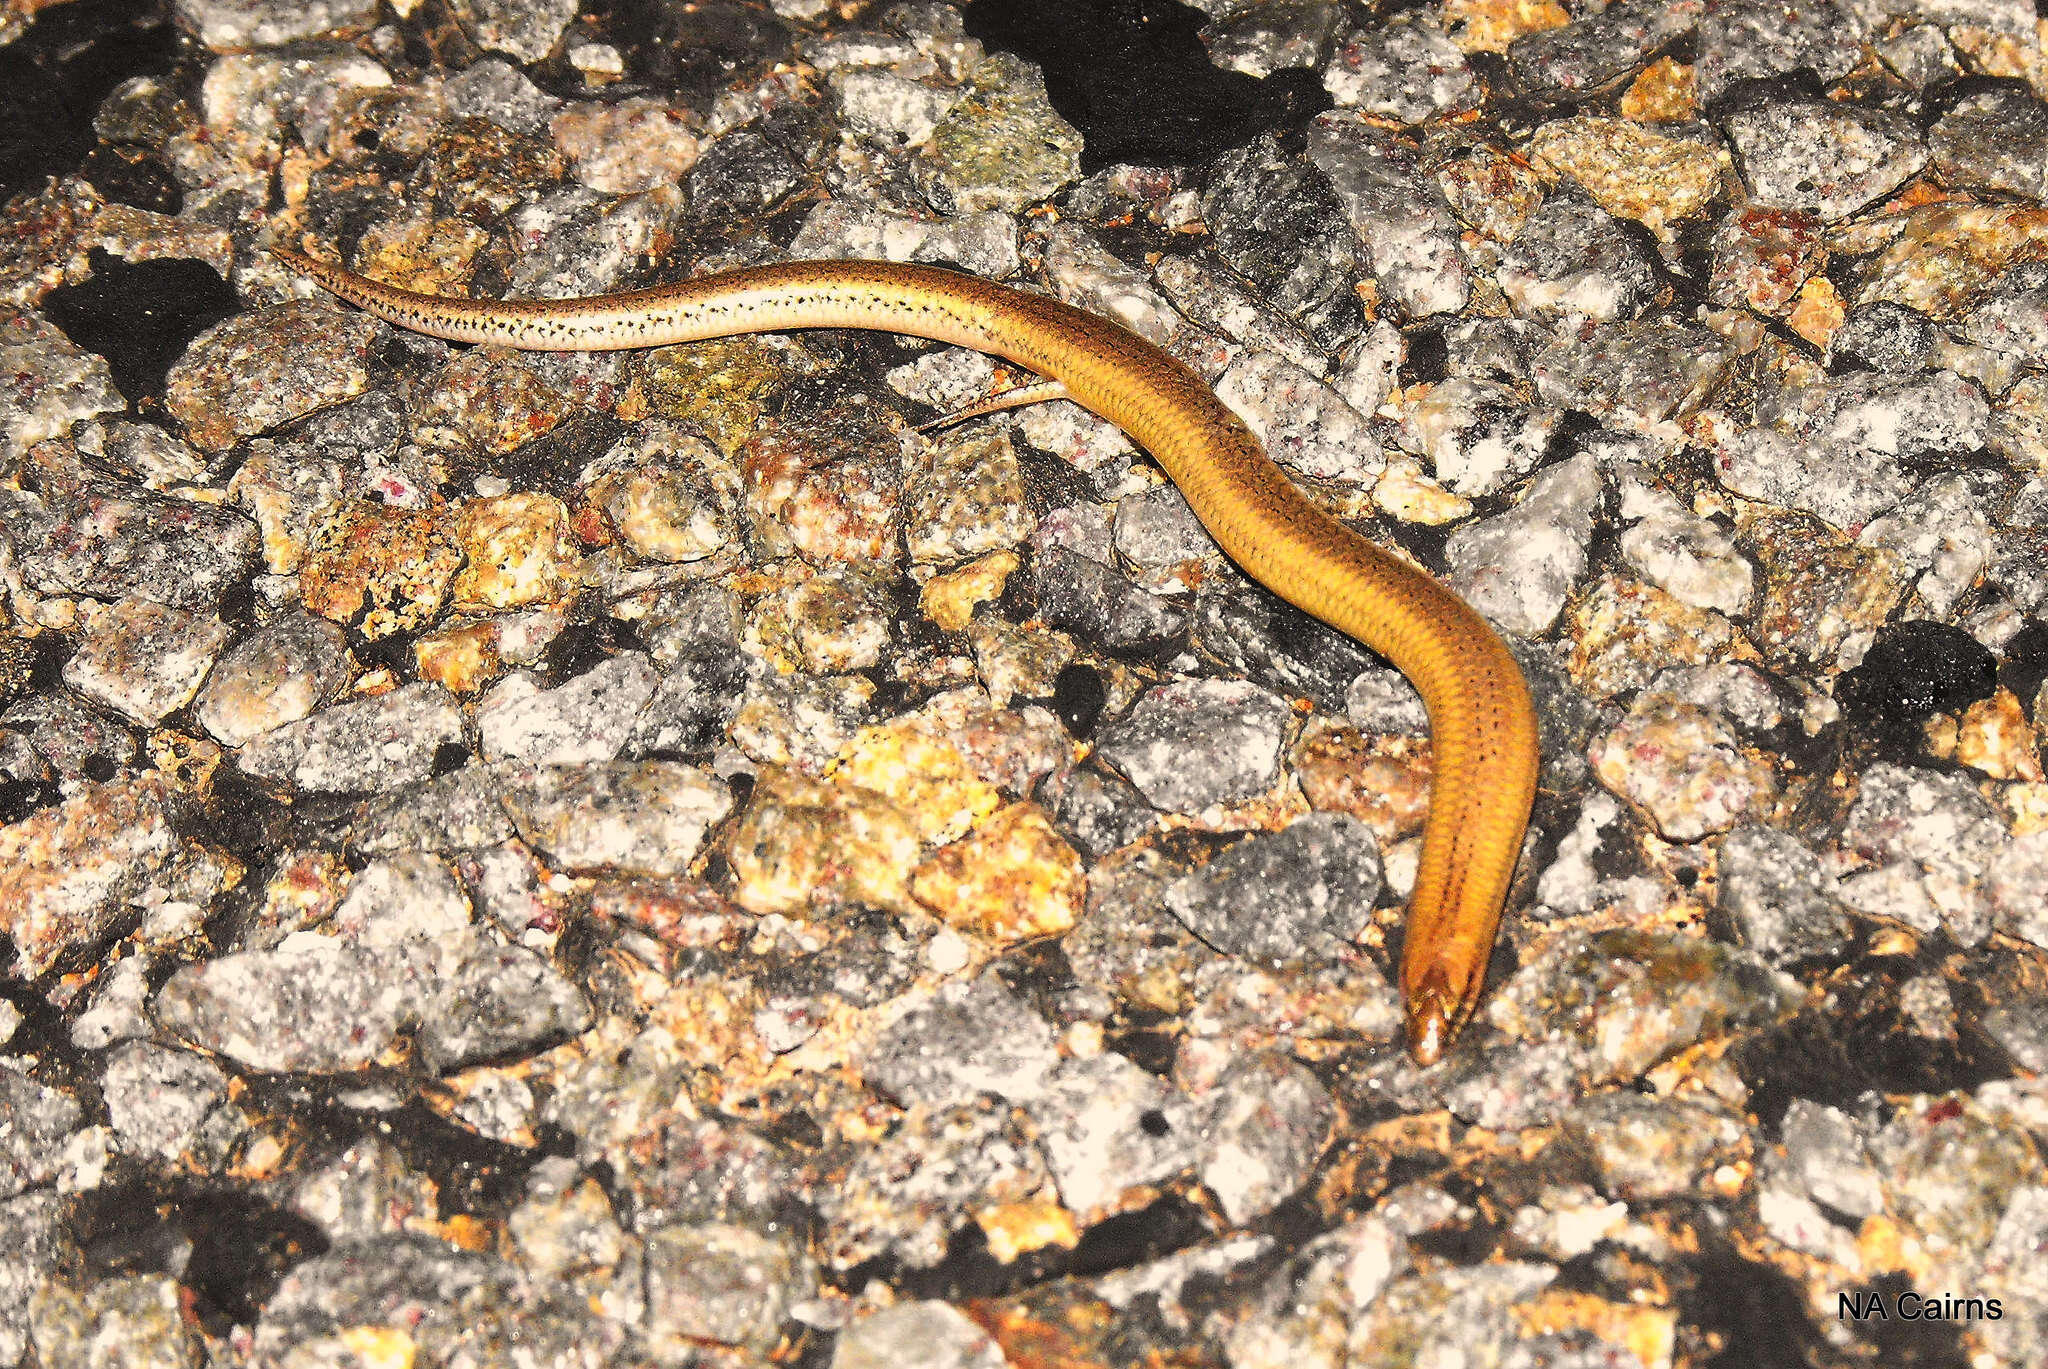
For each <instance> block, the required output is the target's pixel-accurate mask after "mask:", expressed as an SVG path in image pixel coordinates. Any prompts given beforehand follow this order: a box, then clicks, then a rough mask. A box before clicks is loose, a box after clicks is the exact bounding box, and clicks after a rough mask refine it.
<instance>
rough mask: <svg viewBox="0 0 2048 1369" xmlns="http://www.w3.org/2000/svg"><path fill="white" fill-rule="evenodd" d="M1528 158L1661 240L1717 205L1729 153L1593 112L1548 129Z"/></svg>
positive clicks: (1541, 132)
mask: <svg viewBox="0 0 2048 1369" xmlns="http://www.w3.org/2000/svg"><path fill="white" fill-rule="evenodd" d="M1528 155H1529V161H1530V163H1531V164H1532V165H1533V166H1535V167H1536V169H1537V170H1539V171H1542V172H1544V173H1545V174H1546V175H1550V176H1555V177H1563V178H1568V179H1570V180H1574V181H1577V182H1578V183H1579V184H1580V185H1582V186H1584V187H1585V188H1586V193H1587V194H1589V195H1591V196H1592V197H1593V198H1594V199H1595V200H1597V201H1599V203H1600V207H1601V208H1602V209H1605V210H1606V211H1607V212H1608V213H1610V214H1613V215H1615V216H1616V217H1618V218H1624V219H1634V220H1636V221H1637V222H1638V223H1640V224H1642V225H1643V226H1644V227H1645V228H1648V229H1649V230H1650V231H1651V232H1653V233H1657V234H1659V235H1660V236H1661V235H1662V234H1663V233H1664V232H1665V230H1666V228H1667V227H1668V226H1669V225H1670V224H1673V223H1676V222H1677V221H1678V220H1680V219H1683V218H1687V217H1689V216H1690V215H1692V214H1695V213H1697V212H1698V211H1700V210H1702V209H1704V208H1706V207H1707V205H1708V204H1709V203H1711V202H1712V200H1713V198H1714V196H1715V194H1716V193H1718V192H1719V190H1720V188H1721V171H1722V166H1723V156H1724V154H1723V153H1721V152H1720V151H1718V150H1717V149H1716V148H1714V147H1712V146H1711V145H1709V144H1706V143H1699V142H1694V141H1692V140H1691V139H1689V138H1667V137H1665V136H1664V135H1663V134H1661V133H1657V132H1655V131H1654V130H1652V129H1650V128H1648V127H1645V126H1644V125H1642V124H1638V123H1633V122H1631V121H1630V120H1627V119H1610V118H1603V117H1601V116H1598V115H1591V114H1582V115H1579V116H1577V117H1575V118H1570V119H1560V120H1558V121H1557V122H1555V123H1550V124H1545V125H1543V127H1542V128H1540V129H1538V130H1537V131H1536V136H1535V137H1533V138H1531V139H1530V140H1529V147H1528Z"/></svg>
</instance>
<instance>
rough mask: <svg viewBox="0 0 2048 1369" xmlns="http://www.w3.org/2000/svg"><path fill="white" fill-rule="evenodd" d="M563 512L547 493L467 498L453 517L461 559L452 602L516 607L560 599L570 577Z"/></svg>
mask: <svg viewBox="0 0 2048 1369" xmlns="http://www.w3.org/2000/svg"><path fill="white" fill-rule="evenodd" d="M568 533H569V510H568V509H567V508H566V507H565V506H564V505H563V503H562V501H561V500H559V499H557V498H555V497H554V496H553V495H548V494H507V495H503V496H500V497H498V498H496V499H472V500H470V501H469V502H468V503H467V504H464V505H463V506H462V512H461V514H460V516H459V517H458V519H457V521H456V540H457V542H458V544H459V545H460V546H461V548H462V554H463V556H464V557H465V558H466V560H467V563H466V564H465V565H464V566H463V568H462V573H461V574H459V575H457V576H456V577H455V598H456V601H457V602H458V603H464V604H476V605H481V606H483V607H486V608H518V607H519V606H521V605H523V604H535V603H545V602H547V601H548V600H550V599H555V598H558V597H560V596H561V595H562V594H563V593H564V592H565V591H566V590H567V588H568V586H569V584H570V582H571V580H572V579H573V570H574V561H575V551H574V548H573V547H572V546H571V544H570V542H569V537H568Z"/></svg>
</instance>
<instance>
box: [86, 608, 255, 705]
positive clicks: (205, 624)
mask: <svg viewBox="0 0 2048 1369" xmlns="http://www.w3.org/2000/svg"><path fill="white" fill-rule="evenodd" d="M227 644H228V629H227V627H226V626H225V625H224V624H222V623H221V621H220V620H219V619H217V618H213V617H207V616H202V615H200V614H196V613H188V612H186V611H185V610H183V609H178V608H171V607H169V606H167V605H164V604H153V603H150V602H149V601H147V600H144V599H123V600H121V601H120V602H119V603H117V604H114V605H113V606H111V607H110V608H108V609H107V611H106V612H105V613H103V614H100V615H99V616H97V617H96V618H95V619H94V620H93V621H92V622H91V623H90V624H89V625H88V627H87V631H86V637H85V640H84V641H82V642H81V643H79V647H78V650H77V651H76V652H74V653H73V654H72V657H71V659H70V660H69V661H67V662H66V663H65V666H64V682H65V683H66V684H68V685H70V686H71V687H72V688H73V689H75V690H77V691H78V692H79V693H80V694H83V695H84V696H85V697H86V698H88V699H91V700H93V701H94V702H95V703H99V704H103V705H105V706H106V707H108V708H111V709H113V710H114V711H115V712H116V713H119V714H121V715H122V716H123V717H126V718H129V719H131V720H132V721H134V722H135V723H137V724H139V725H140V726H143V727H155V726H156V725H157V724H158V723H160V722H162V721H163V720H164V718H165V717H166V716H168V715H169V714H171V713H173V712H176V711H177V710H178V709H181V708H183V707H184V706H185V705H186V704H188V703H190V702H191V701H192V698H193V696H194V695H196V694H197V693H198V692H199V685H200V682H201V681H202V680H203V679H205V678H206V672H207V671H208V670H209V669H211V668H212V666H213V660H214V657H216V656H218V655H219V654H220V652H221V649H222V648H223V647H225V646H226V645H227Z"/></svg>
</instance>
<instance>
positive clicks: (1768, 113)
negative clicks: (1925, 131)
mask: <svg viewBox="0 0 2048 1369" xmlns="http://www.w3.org/2000/svg"><path fill="white" fill-rule="evenodd" d="M1726 127H1727V130H1728V139H1729V142H1730V143H1731V144H1732V146H1733V149H1734V152H1735V159H1736V164H1737V165H1738V167H1739V168H1740V169H1741V171H1742V175H1743V179H1745V180H1746V181H1748V182H1749V188H1750V192H1751V193H1752V194H1753V195H1754V196H1755V198H1756V201H1757V203H1758V204H1762V205H1767V206H1769V207H1771V208H1774V209H1811V210H1812V211H1814V212H1815V213H1816V214H1819V215H1820V216H1821V217H1822V218H1823V219H1826V220H1828V221H1829V222H1830V223H1832V222H1834V221H1836V220H1838V219H1844V218H1847V217H1848V216H1849V215H1851V214H1853V213H1855V212H1856V211H1857V210H1859V209H1861V208H1862V207H1863V206H1865V205H1867V204H1869V203H1870V202H1871V201H1873V200H1875V199H1878V198H1879V197H1880V196H1883V195H1887V194H1890V193H1891V192H1892V191H1893V190H1895V189H1897V188H1898V187H1899V186H1900V185H1903V184H1904V183H1905V182H1906V181H1907V180H1909V179H1910V178H1911V177H1912V176H1913V174H1914V173H1915V172H1917V171H1919V170H1920V168H1921V166H1922V165H1924V164H1925V163H1926V161H1927V147H1926V145H1925V143H1923V142H1922V141H1921V138H1920V133H1919V130H1918V129H1916V128H1915V127H1914V126H1913V125H1912V124H1911V123H1910V122H1909V121H1908V120H1906V119H1904V118H1902V117H1901V116H1899V115H1896V114H1890V113H1886V112H1884V111H1882V110H1874V109H1863V108H1859V107H1857V106H1854V105H1843V104H1836V103H1834V102H1832V101H1826V100H1821V101H1814V102H1810V103H1805V104H1797V103H1787V104H1770V105H1765V106H1762V107H1760V108H1757V109H1751V110H1744V111H1742V112H1740V113H1737V114H1732V115H1730V116H1729V117H1728V121H1727V125H1726Z"/></svg>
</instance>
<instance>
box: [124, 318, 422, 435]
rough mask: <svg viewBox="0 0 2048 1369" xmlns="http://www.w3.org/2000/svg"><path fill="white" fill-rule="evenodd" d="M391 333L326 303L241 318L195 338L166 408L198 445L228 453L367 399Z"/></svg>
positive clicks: (170, 384) (174, 372)
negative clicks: (321, 412) (374, 355)
mask: <svg viewBox="0 0 2048 1369" xmlns="http://www.w3.org/2000/svg"><path fill="white" fill-rule="evenodd" d="M383 328H384V325H383V324H381V323H379V322H377V321H376V320H375V319H372V318H370V317H369V315H367V314H363V313H359V312H357V311H355V310H347V311H344V310H341V309H338V308H336V307H335V306H334V305H332V304H330V303H327V302H325V301H322V300H304V301H298V302H294V303H290V304H281V305H278V306H277V307H275V308H273V309H266V310H263V311H262V312H260V313H254V314H241V315H237V316H236V317H234V318H231V319H229V320H227V321H226V322H224V323H220V324H217V325H215V326H214V327H213V328H211V329H208V330H207V331H206V332H204V333H201V334H200V335H199V336H198V337H197V338H194V339H193V341H192V344H191V345H190V346H189V347H187V348H186V349H185V354H184V356H182V357H181V358H179V360H178V362H177V364H176V365H174V366H172V367H171V371H170V377H169V379H168V381H167V383H166V388H165V391H164V406H165V408H166V409H168V410H169V411H170V414H171V416H172V417H173V418H175V419H177V420H178V421H179V422H180V423H182V424H183V425H184V427H185V437H186V439H187V440H188V441H190V442H191V443H192V445H193V446H195V447H197V448H199V449H200V450H201V451H203V452H216V451H222V450H225V449H226V448H228V447H231V446H233V445H234V444H235V442H236V441H238V440H239V439H241V438H244V437H253V436H255V435H256V434H258V433H263V432H268V431H269V430H270V429H272V428H275V427H278V426H279V425H281V424H284V423H288V422H290V421H291V420H292V419H295V418H302V417H304V416H305V415H307V414H309V413H311V412H313V411H314V410H315V409H321V408H325V407H327V406H328V405H330V404H338V403H340V402H341V401H343V400H346V399H353V398H355V397H356V396H357V395H359V394H362V393H363V392H364V391H365V390H367V389H368V388H369V386H370V373H369V357H370V348H371V344H372V343H373V341H374V340H375V339H376V337H377V336H378V334H379V331H380V330H381V329H383Z"/></svg>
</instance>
